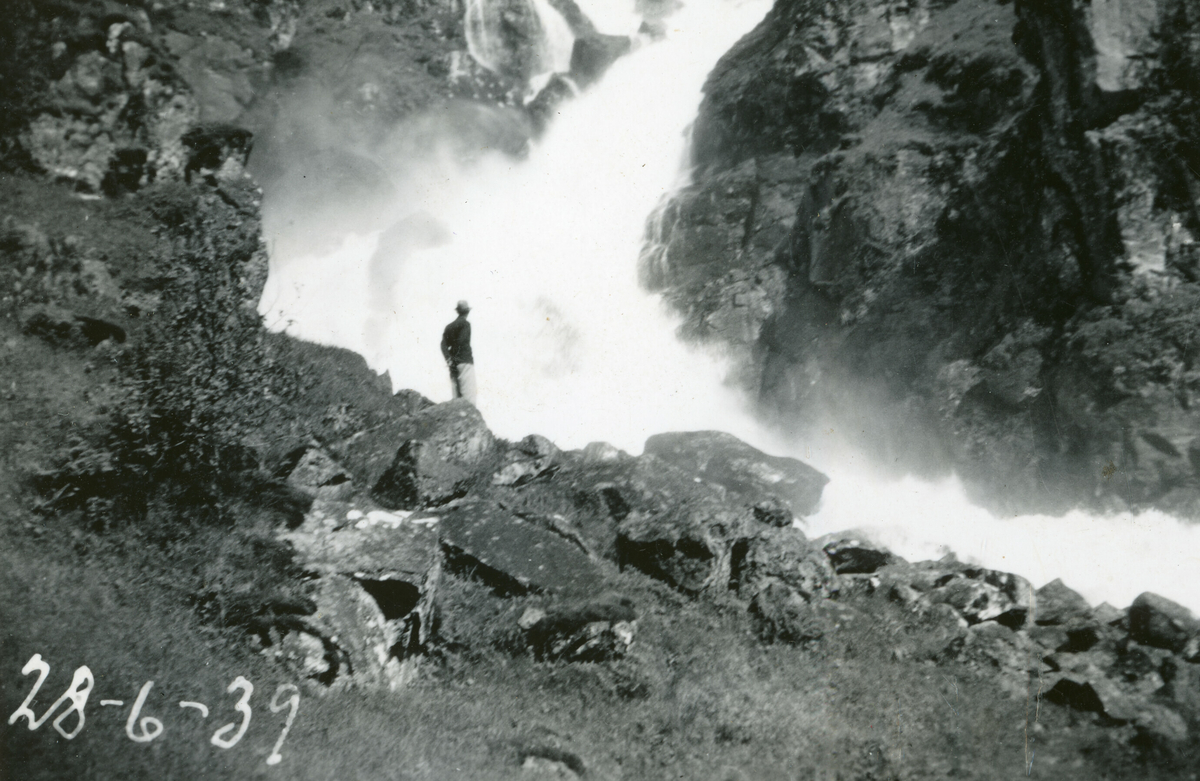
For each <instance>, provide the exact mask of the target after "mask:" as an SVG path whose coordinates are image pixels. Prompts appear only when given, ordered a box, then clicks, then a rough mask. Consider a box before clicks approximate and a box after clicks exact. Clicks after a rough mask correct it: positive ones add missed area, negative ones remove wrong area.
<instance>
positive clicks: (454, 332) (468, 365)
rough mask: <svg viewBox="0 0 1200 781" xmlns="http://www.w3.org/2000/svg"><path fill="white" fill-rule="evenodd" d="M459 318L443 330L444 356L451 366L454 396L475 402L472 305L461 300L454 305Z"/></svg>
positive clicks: (451, 382) (451, 383)
mask: <svg viewBox="0 0 1200 781" xmlns="http://www.w3.org/2000/svg"><path fill="white" fill-rule="evenodd" d="M454 309H455V311H456V312H458V318H457V319H456V320H455V321H454V322H452V323H450V325H448V326H446V330H445V331H443V332H442V357H443V358H445V359H446V365H447V366H449V367H450V385H451V386H452V387H453V389H454V398H456V399H466V400H467V401H469V402H471V403H472V404H474V403H475V357H474V356H473V355H471V324H470V323H468V322H467V312H470V311H471V307H469V306H468V305H467V302H466V301H459V302H458V305H457V306H456V307H454Z"/></svg>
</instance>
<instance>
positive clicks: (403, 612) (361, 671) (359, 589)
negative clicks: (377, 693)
mask: <svg viewBox="0 0 1200 781" xmlns="http://www.w3.org/2000/svg"><path fill="white" fill-rule="evenodd" d="M436 524H437V518H436V517H428V516H426V517H422V516H419V515H413V514H412V513H399V514H397V513H390V512H385V511H382V510H379V509H370V508H369V505H367V506H365V507H360V506H359V505H357V504H356V503H353V502H339V501H328V500H318V501H317V502H316V503H315V504H314V505H313V508H312V510H311V511H310V512H309V513H308V515H307V516H306V517H305V519H304V522H303V523H302V524H301V525H300V526H299V527H298V528H297V529H295V530H294V531H290V532H286V533H283V534H281V535H280V539H282V540H284V541H286V542H288V543H289V544H290V545H291V546H292V548H293V549H294V550H295V551H296V563H297V564H298V565H299V567H300V568H301V569H302V570H303V571H304V572H306V573H308V574H309V575H310V576H312V577H314V578H315V581H314V583H313V586H312V588H313V594H314V601H315V604H316V611H315V612H314V613H313V614H312V615H310V616H307V617H305V618H304V620H303V623H302V626H301V627H300V628H298V629H297V630H296V631H295V632H292V633H289V635H288V636H285V637H284V638H283V640H282V641H281V644H280V645H279V648H278V649H277V653H278V654H279V655H280V656H281V658H282V659H283V660H284V661H286V662H288V663H290V664H291V665H292V666H293V668H294V669H296V670H297V672H299V673H301V674H304V675H305V676H306V677H311V678H314V679H316V680H318V681H321V682H322V683H324V684H326V685H335V684H336V685H339V686H345V685H354V686H359V687H364V688H370V689H376V688H384V689H395V688H398V687H401V686H403V685H405V684H406V683H407V682H408V681H409V680H411V679H412V677H413V676H414V675H415V673H416V665H417V661H418V659H419V655H420V654H421V652H422V651H423V650H424V648H425V645H426V643H427V642H428V640H429V638H430V636H431V632H430V629H431V627H432V625H433V620H432V619H433V610H434V600H435V597H436V593H437V587H438V579H439V577H440V575H441V568H442V556H441V550H440V547H439V545H438V533H437V531H436V530H435V529H434V528H433V527H435V526H436ZM291 635H296V636H295V637H291ZM288 637H290V638H291V639H288ZM311 638H316V639H317V640H318V641H319V646H320V648H321V649H323V652H322V653H320V654H318V653H317V649H318V644H317V643H315V642H314V641H313V639H311ZM306 649H307V650H306Z"/></svg>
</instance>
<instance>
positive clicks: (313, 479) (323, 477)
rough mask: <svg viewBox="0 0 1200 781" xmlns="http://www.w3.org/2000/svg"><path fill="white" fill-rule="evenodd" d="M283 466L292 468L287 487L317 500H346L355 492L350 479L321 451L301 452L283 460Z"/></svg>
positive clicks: (311, 447) (312, 448) (311, 448)
mask: <svg viewBox="0 0 1200 781" xmlns="http://www.w3.org/2000/svg"><path fill="white" fill-rule="evenodd" d="M284 464H285V468H287V467H290V469H287V478H286V482H287V484H288V485H289V486H291V487H292V488H295V489H296V490H297V491H299V492H301V493H303V494H305V495H307V496H311V497H312V498H314V499H318V498H321V499H331V500H338V499H344V498H347V497H348V496H349V495H350V493H352V492H353V490H354V480H353V478H352V477H351V475H350V474H349V473H348V472H347V471H346V470H345V469H343V468H342V466H341V464H339V463H338V462H336V461H334V460H333V458H331V457H330V456H329V454H328V453H327V452H325V450H324V449H322V448H320V447H317V446H314V445H308V446H304V447H301V448H298V449H297V450H295V451H293V452H292V453H289V454H288V455H287V456H286V457H285V458H284ZM293 464H294V465H293Z"/></svg>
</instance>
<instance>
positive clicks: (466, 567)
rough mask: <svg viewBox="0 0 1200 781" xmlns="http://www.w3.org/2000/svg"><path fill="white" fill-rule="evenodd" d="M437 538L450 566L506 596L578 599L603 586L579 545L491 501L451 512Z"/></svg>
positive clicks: (475, 501) (474, 501)
mask: <svg viewBox="0 0 1200 781" xmlns="http://www.w3.org/2000/svg"><path fill="white" fill-rule="evenodd" d="M439 533H440V535H441V540H442V544H443V545H444V546H446V549H447V552H448V555H449V561H450V563H451V565H452V566H454V567H455V568H456V569H461V570H463V571H466V572H471V573H473V574H474V575H475V576H476V577H479V578H480V579H482V580H483V581H485V582H486V583H488V584H489V585H491V586H492V587H493V588H494V589H496V590H497V591H499V592H502V593H507V594H523V593H527V592H530V591H533V592H558V593H571V594H579V593H589V592H594V591H595V590H596V589H598V588H599V586H600V585H601V583H602V576H601V571H600V568H599V567H598V566H597V565H596V563H595V562H594V561H592V559H591V558H589V556H588V555H587V553H586V552H584V551H583V550H582V549H581V548H580V546H579V545H578V543H577V542H575V541H574V540H571V539H568V538H566V537H564V536H562V535H560V534H557V533H555V532H554V531H551V530H549V529H546V528H544V527H543V526H541V525H539V524H536V523H533V522H530V521H527V520H525V519H523V518H520V517H518V516H516V515H514V514H512V513H511V512H509V511H507V510H505V509H503V508H502V507H501V506H500V505H498V504H497V503H495V502H493V501H490V500H487V499H469V500H464V501H463V502H460V503H458V504H456V505H454V506H452V507H449V508H447V509H446V510H445V511H443V512H442V513H441V523H440V525H439Z"/></svg>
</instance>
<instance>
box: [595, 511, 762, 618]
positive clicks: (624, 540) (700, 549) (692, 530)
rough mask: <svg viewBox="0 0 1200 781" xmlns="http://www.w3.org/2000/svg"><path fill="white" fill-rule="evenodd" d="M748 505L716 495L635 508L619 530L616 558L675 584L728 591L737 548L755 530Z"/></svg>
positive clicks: (685, 588) (690, 590)
mask: <svg viewBox="0 0 1200 781" xmlns="http://www.w3.org/2000/svg"><path fill="white" fill-rule="evenodd" d="M752 523H753V516H752V515H751V514H750V512H749V511H748V510H743V509H738V508H733V507H730V506H729V505H727V504H725V503H722V502H719V501H716V500H713V499H711V498H700V499H684V500H682V501H680V502H678V503H675V504H667V505H665V506H660V507H655V508H645V509H643V508H638V509H634V510H632V511H631V512H630V513H629V515H628V516H626V518H625V520H623V521H622V522H621V525H620V526H619V527H618V529H617V533H618V538H617V557H618V562H619V563H620V565H621V566H622V567H623V568H624V567H627V566H632V567H634V568H636V569H639V570H641V571H642V572H645V573H646V574H648V575H651V576H652V577H655V578H658V579H660V580H663V581H665V582H666V583H669V584H670V585H672V586H674V587H675V588H677V589H679V590H681V591H683V592H686V593H689V594H699V593H701V592H703V591H706V590H714V591H720V590H727V589H728V588H729V582H730V577H731V574H732V561H733V555H732V554H733V547H734V545H735V544H736V543H737V542H738V541H739V540H741V539H745V538H747V537H749V536H750V534H751V533H752V528H753V527H752V526H751V524H752Z"/></svg>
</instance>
